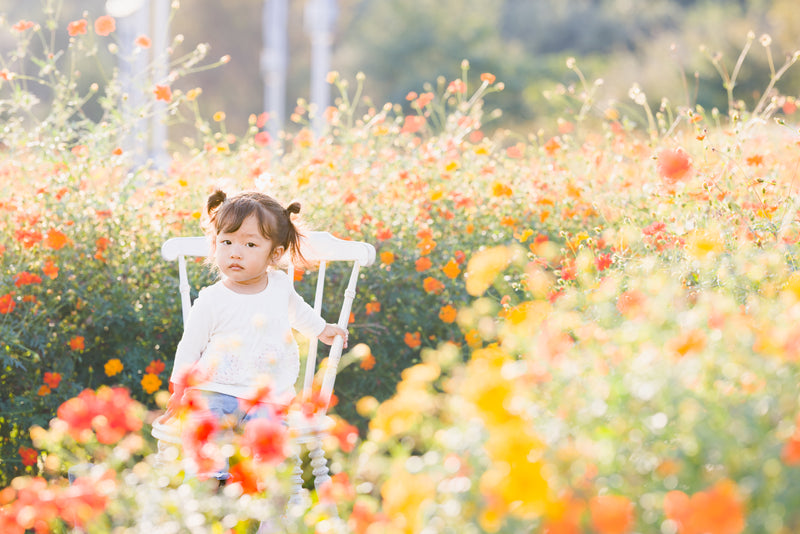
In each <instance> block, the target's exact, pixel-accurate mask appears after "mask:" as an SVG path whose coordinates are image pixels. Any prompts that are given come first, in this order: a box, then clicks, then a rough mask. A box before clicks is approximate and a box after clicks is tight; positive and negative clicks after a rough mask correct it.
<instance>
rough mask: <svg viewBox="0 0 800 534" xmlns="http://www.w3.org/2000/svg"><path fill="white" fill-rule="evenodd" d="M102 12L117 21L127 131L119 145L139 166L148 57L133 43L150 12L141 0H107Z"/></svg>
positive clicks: (144, 129) (144, 130)
mask: <svg viewBox="0 0 800 534" xmlns="http://www.w3.org/2000/svg"><path fill="white" fill-rule="evenodd" d="M106 12H107V13H108V14H109V15H111V16H112V17H114V19H116V21H117V36H118V39H119V52H118V57H119V59H120V61H119V83H120V88H121V90H122V94H123V95H124V98H123V101H122V102H121V107H122V113H123V117H124V124H126V125H128V128H129V129H128V131H126V132H125V133H124V134H123V137H122V139H121V141H120V143H121V145H122V147H123V149H124V150H125V151H127V152H129V153H130V154H132V156H133V161H134V164H135V165H136V166H140V165H142V164H143V163H144V161H145V157H146V153H145V152H146V146H147V125H146V124H145V121H143V120H142V119H141V117H139V113H140V111H141V109H142V107H143V106H144V103H145V101H144V88H143V87H142V86H141V83H140V81H141V76H142V75H143V74H144V72H145V71H146V69H147V59H148V58H147V55H146V54H144V53H142V50H137V48H136V46H135V41H136V37H137V36H138V35H139V34H142V33H147V28H148V26H149V21H150V9H149V5H148V4H147V3H146V2H145V1H144V0H108V1H107V2H106Z"/></svg>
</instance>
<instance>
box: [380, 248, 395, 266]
mask: <svg viewBox="0 0 800 534" xmlns="http://www.w3.org/2000/svg"><path fill="white" fill-rule="evenodd" d="M381 263H383V264H384V265H391V264H393V263H394V252H389V251H388V250H386V251H383V252H381Z"/></svg>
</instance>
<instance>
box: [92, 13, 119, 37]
mask: <svg viewBox="0 0 800 534" xmlns="http://www.w3.org/2000/svg"><path fill="white" fill-rule="evenodd" d="M116 29H117V21H115V20H114V17H112V16H110V15H103V16H101V17H97V20H95V21H94V32H95V33H96V34H97V35H101V36H103V37H105V36H107V35H109V34H110V33H111V32H113V31H114V30H116Z"/></svg>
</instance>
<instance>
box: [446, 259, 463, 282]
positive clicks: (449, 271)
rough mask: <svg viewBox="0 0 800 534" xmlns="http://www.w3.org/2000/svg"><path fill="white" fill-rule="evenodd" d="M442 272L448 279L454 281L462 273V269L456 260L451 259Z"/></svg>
mask: <svg viewBox="0 0 800 534" xmlns="http://www.w3.org/2000/svg"><path fill="white" fill-rule="evenodd" d="M442 272H444V274H445V276H447V278H449V279H451V280H454V279H455V278H456V277H457V276H458V275H459V274H460V273H461V269H460V268H459V266H458V262H456V260H454V259H451V260H450V261H448V262H447V264H446V265H445V266H444V267H442Z"/></svg>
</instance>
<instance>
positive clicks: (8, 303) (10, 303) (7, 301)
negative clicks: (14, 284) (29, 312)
mask: <svg viewBox="0 0 800 534" xmlns="http://www.w3.org/2000/svg"><path fill="white" fill-rule="evenodd" d="M16 305H17V304H16V302H14V293H6V294H5V295H3V296H2V297H0V313H2V314H6V313H11V312H12V311H14V306H16Z"/></svg>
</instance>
